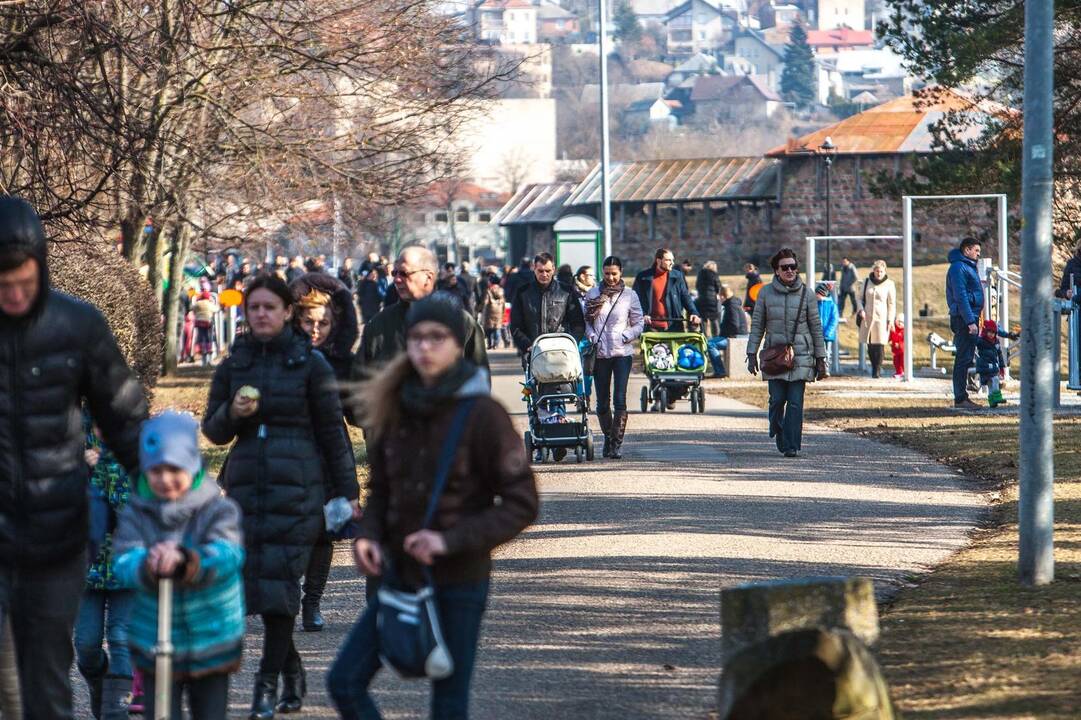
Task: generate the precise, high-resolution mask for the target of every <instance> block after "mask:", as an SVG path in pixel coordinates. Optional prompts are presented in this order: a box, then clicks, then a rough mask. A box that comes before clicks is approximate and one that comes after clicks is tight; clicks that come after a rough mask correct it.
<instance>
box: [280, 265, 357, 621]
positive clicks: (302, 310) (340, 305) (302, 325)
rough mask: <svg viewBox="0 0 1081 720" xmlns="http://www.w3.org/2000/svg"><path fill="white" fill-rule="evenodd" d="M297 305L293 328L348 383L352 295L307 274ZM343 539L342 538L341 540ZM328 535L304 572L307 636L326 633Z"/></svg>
mask: <svg viewBox="0 0 1081 720" xmlns="http://www.w3.org/2000/svg"><path fill="white" fill-rule="evenodd" d="M289 289H290V290H291V291H292V292H293V299H294V301H295V302H296V313H295V314H294V317H293V328H294V329H295V330H299V331H301V332H303V333H304V334H305V335H307V336H308V337H310V338H311V341H312V347H314V348H315V349H316V350H318V351H319V352H321V353H322V354H323V357H325V358H326V359H327V362H329V363H330V366H331V367H332V368H333V369H334V375H335V377H336V378H337V379H338V381H339V382H342V381H347V380H349V368H350V366H351V365H352V363H353V345H355V344H356V342H357V336H358V335H359V334H360V330H359V328H358V327H357V310H356V306H355V305H354V304H353V293H351V292H349V289H348V288H346V287H345V285H343V284H342V283H341V282H339V281H338V280H335V279H334V278H332V277H331V276H329V275H327V274H325V273H307V274H305V275H302V276H301V277H299V278H297V279H296V280H294V281H293V282H291V283H289ZM339 537H340V536H339ZM332 539H333V538H331V537H330V536H329V535H327V533H325V532H324V533H320V535H319V540H317V541H316V543H315V546H314V547H313V548H312V556H311V559H310V560H309V561H308V569H307V570H305V571H304V597H303V598H302V599H301V601H300V626H301V627H302V628H304V630H305V632H319V631H320V630H322V629H323V625H324V622H323V614H322V613H321V612H320V610H319V603H320V602H321V601H322V599H323V591H324V590H325V589H326V586H327V578H328V577H329V576H330V566H331V563H332V562H333V560H334V545H333V542H332Z"/></svg>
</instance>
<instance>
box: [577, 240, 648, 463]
mask: <svg viewBox="0 0 1081 720" xmlns="http://www.w3.org/2000/svg"><path fill="white" fill-rule="evenodd" d="M603 266H604V267H603V281H602V282H601V284H600V285H597V286H596V287H594V288H593V289H592V290H590V291H589V292H588V293H587V294H586V297H585V304H586V336H587V337H588V338H589V340H590V342H592V343H593V344H594V345H596V346H597V359H596V362H595V363H594V365H593V382H594V384H595V385H596V387H597V418H598V419H599V420H600V423H601V431H602V432H603V433H604V457H607V458H615V459H617V460H618V459H619V458H621V457H623V453H622V452H621V448H622V446H623V434H624V433H625V432H626V431H627V381H628V379H630V376H631V362H632V359H633V357H634V340H635V339H636V338H637V337H638V336H639V335H641V334H642V329H643V322H642V320H643V313H642V305H641V303H640V302H639V300H638V295H637V294H636V293H634V292H633V291H632V290H630V289H629V288H628V287H627V286H626V284H625V283H624V282H623V261H622V260H620V259H619V258H617V257H614V256H610V257H607V258H605V259H604V263H603ZM613 384H614V385H615V390H614V391H613V389H612V386H613ZM613 406H614V408H615V412H614V413H613V412H612V409H613Z"/></svg>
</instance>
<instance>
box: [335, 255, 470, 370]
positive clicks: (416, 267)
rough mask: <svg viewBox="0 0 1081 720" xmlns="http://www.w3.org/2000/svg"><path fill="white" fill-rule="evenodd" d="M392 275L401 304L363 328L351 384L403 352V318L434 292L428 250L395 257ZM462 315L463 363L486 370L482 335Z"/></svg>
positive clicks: (432, 259)
mask: <svg viewBox="0 0 1081 720" xmlns="http://www.w3.org/2000/svg"><path fill="white" fill-rule="evenodd" d="M391 275H392V279H393V281H394V289H395V290H397V291H398V296H399V298H401V300H400V301H399V302H396V303H394V304H393V305H390V306H388V307H386V308H384V309H383V310H382V311H381V312H379V313H378V314H377V315H376V316H375V317H373V318H372V319H371V321H369V322H368V323H367V324H366V325H365V326H364V332H363V334H362V335H361V338H360V348H359V349H358V350H357V353H356V355H355V356H354V357H353V369H352V373H351V377H352V379H353V380H367V379H368V378H369V377H371V375H372V374H373V373H375V372H376V371H378V370H379V368H381V367H382V366H383V365H386V364H387V363H388V362H390V361H391V360H393V359H394V358H396V357H397V356H398V355H399V354H401V353H403V352H405V314H406V313H407V312H408V311H409V306H410V305H412V304H413V303H415V302H416V301H418V300H421V299H423V298H426V297H428V296H429V295H431V294H432V293H433V292H435V283H436V279H437V277H438V275H439V263H438V262H437V261H436V259H435V255H434V254H432V252H431V251H430V250H428V249H427V248H423V247H420V246H419V245H411V246H409V247H407V248H405V249H403V250H402V251H401V253H399V254H398V259H397V260H396V261H395V263H394V271H393V272H392V273H391ZM462 314H463V315H465V316H466V317H467V318H468V321H467V322H466V336H465V344H464V345H463V354H464V356H465V359H466V360H469V361H470V362H472V363H473V364H474V365H476V366H478V367H482V368H484V369H485V370H488V351H487V349H486V345H485V340H484V333H483V332H482V331H481V329H480V327H479V326H478V325H477V321H476V320H475V319H474V318H473V317H472V316H471V315H470V314H469V313H468V312H466V311H465V310H464V309H463V310H462Z"/></svg>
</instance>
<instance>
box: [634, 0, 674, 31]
mask: <svg viewBox="0 0 1081 720" xmlns="http://www.w3.org/2000/svg"><path fill="white" fill-rule="evenodd" d="M685 1H686V0H630V3H631V9H632V10H634V14H635V15H636V16H637V17H638V22H640V23H641V24H642V25H648V24H649V23H657V24H658V25H662V24H664V18H665V16H666V15H668V13H669V11H670V10H672V8H674V7H676V6H677V5H681V4H682V3H683V2H685Z"/></svg>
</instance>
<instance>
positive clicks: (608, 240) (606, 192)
mask: <svg viewBox="0 0 1081 720" xmlns="http://www.w3.org/2000/svg"><path fill="white" fill-rule="evenodd" d="M597 2H598V4H599V8H598V10H599V16H598V31H599V34H600V38H599V39H600V53H601V88H600V89H601V93H600V95H601V226H602V227H603V228H604V256H605V257H608V256H609V255H611V254H612V207H611V203H612V197H611V189H612V188H611V175H610V174H609V169H610V164H611V158H610V157H609V144H608V3H607V2H606V0H597Z"/></svg>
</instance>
